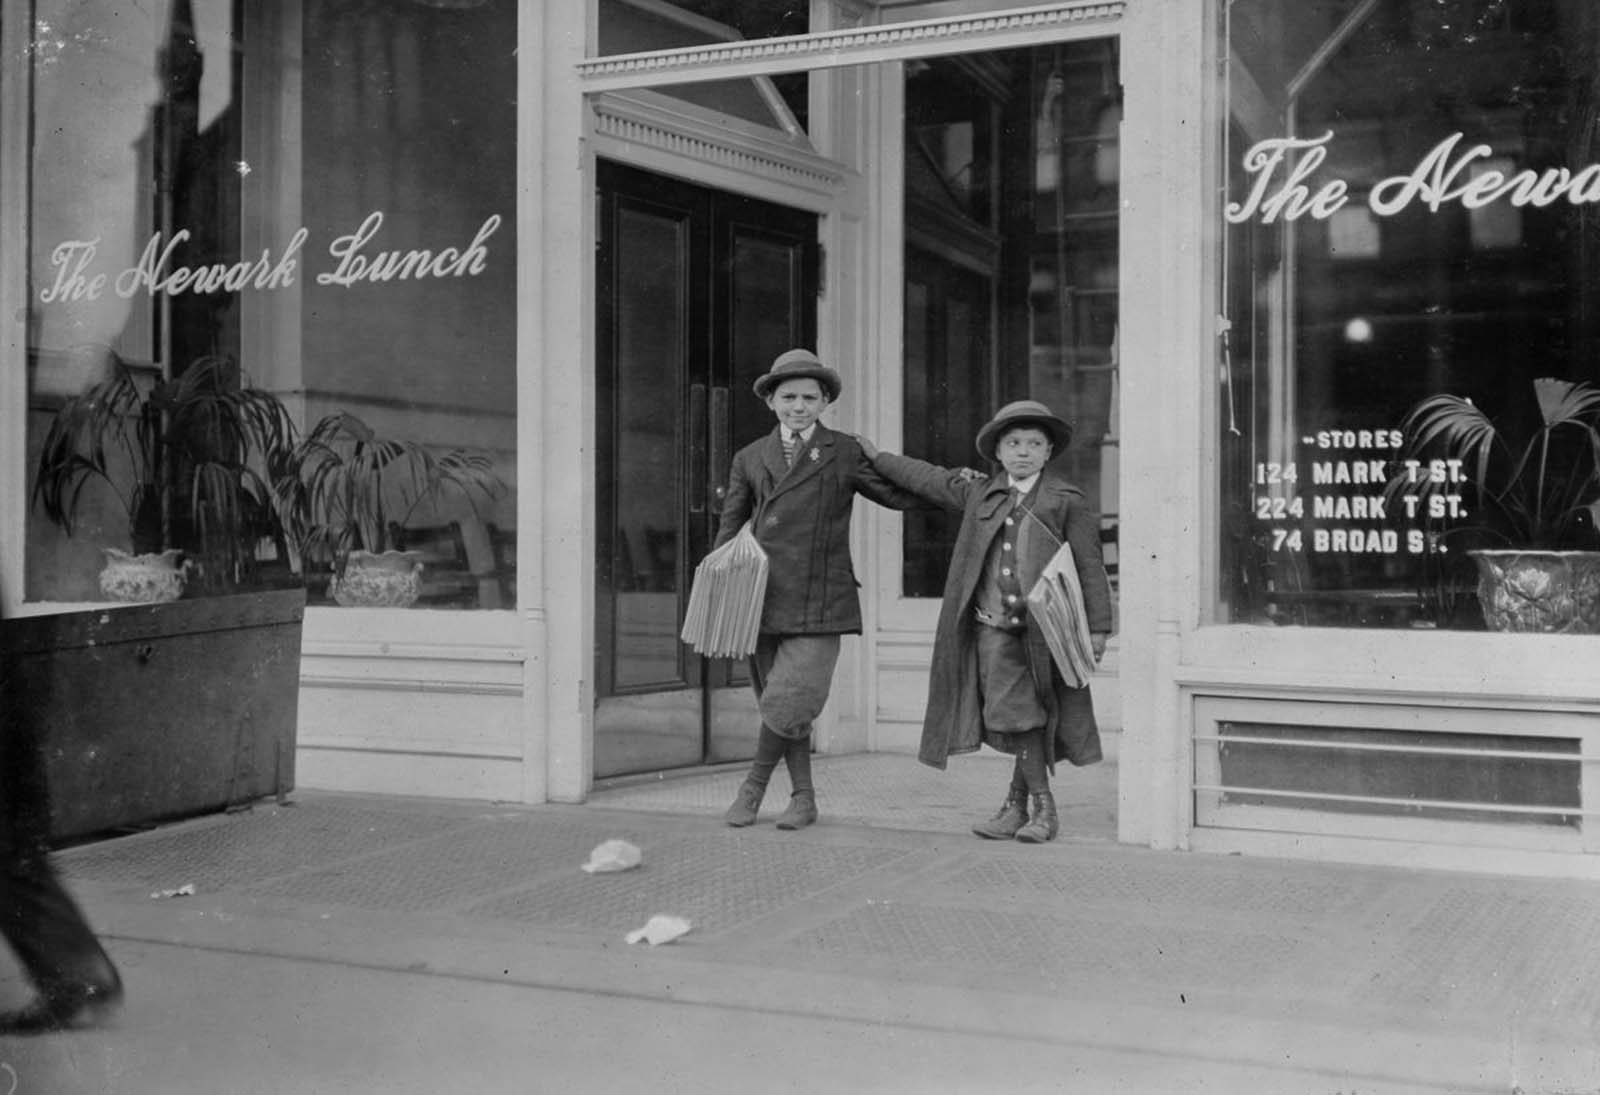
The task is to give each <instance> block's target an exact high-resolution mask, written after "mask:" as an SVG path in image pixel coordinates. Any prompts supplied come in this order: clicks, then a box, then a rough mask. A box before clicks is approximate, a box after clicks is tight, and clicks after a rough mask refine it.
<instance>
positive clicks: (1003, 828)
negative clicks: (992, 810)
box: [972, 787, 1028, 840]
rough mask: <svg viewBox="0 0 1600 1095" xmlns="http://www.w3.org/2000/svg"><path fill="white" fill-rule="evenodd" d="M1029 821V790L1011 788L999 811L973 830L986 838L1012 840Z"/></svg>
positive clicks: (979, 823)
mask: <svg viewBox="0 0 1600 1095" xmlns="http://www.w3.org/2000/svg"><path fill="white" fill-rule="evenodd" d="M1027 823H1028V792H1027V791H1025V790H1024V791H1019V790H1017V789H1016V788H1015V787H1013V788H1012V789H1011V792H1010V794H1008V795H1007V796H1006V800H1005V802H1004V803H1003V804H1001V806H1000V809H999V812H997V813H996V814H995V815H994V817H992V818H990V819H989V820H988V821H980V822H978V824H976V825H974V826H973V827H972V831H973V832H974V833H976V834H977V835H978V836H981V837H983V839H985V840H1010V839H1011V838H1012V837H1014V836H1016V835H1017V832H1018V831H1019V830H1020V829H1021V828H1022V827H1023V826H1024V825H1026V824H1027Z"/></svg>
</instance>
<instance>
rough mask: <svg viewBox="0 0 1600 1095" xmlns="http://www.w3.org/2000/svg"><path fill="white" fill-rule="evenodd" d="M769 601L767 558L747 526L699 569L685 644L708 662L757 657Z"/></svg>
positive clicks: (686, 620)
mask: <svg viewBox="0 0 1600 1095" xmlns="http://www.w3.org/2000/svg"><path fill="white" fill-rule="evenodd" d="M766 595H767V553H766V552H765V551H763V550H761V545H760V544H758V543H756V538H755V535H754V534H753V533H752V532H751V531H750V526H749V525H745V526H744V528H742V529H740V530H739V534H738V535H737V536H735V537H734V538H733V539H732V540H729V541H728V542H727V543H726V544H723V545H722V546H721V547H719V548H717V550H715V551H713V552H711V553H710V554H709V555H707V556H706V557H705V558H704V559H702V560H700V565H699V566H698V567H696V568H695V572H694V586H693V587H692V588H691V589H690V591H689V610H688V612H687V613H685V615H684V621H683V636H682V637H683V641H684V642H686V643H688V644H689V645H690V646H692V647H694V649H695V651H696V652H697V653H699V654H703V655H704V656H706V657H708V658H742V657H744V656H746V655H748V654H754V653H755V650H756V637H757V636H758V635H759V634H760V633H761V603H762V601H763V599H764V598H765V597H766Z"/></svg>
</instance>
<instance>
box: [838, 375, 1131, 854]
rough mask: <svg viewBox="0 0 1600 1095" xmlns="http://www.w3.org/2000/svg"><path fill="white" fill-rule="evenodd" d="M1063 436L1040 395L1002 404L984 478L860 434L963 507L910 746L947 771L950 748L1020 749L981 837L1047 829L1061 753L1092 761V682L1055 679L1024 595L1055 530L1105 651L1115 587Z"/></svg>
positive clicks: (914, 486) (1099, 651)
mask: <svg viewBox="0 0 1600 1095" xmlns="http://www.w3.org/2000/svg"><path fill="white" fill-rule="evenodd" d="M1071 438H1072V430H1071V427H1069V426H1068V425H1067V423H1066V422H1064V421H1063V420H1062V419H1061V418H1059V417H1057V416H1056V414H1055V413H1054V412H1052V411H1051V410H1050V408H1048V407H1046V406H1045V405H1044V404H1043V403H1039V402H1036V401H1034V400H1021V401H1019V402H1016V403H1010V404H1007V405H1006V406H1004V407H1002V408H1000V410H999V412H998V413H997V414H996V415H995V416H994V418H993V419H991V420H990V421H989V422H988V423H987V424H986V425H985V426H984V427H983V428H982V429H981V430H979V431H978V439H977V447H978V452H979V453H980V454H981V455H982V456H983V457H984V459H986V460H989V461H991V462H998V463H999V465H1000V470H998V471H997V472H995V474H993V475H991V476H990V477H988V478H987V479H983V478H977V479H974V478H971V477H969V476H966V475H963V474H962V473H961V471H960V470H957V469H951V468H941V467H938V466H937V465H934V464H929V463H926V462H924V461H922V460H916V459H913V458H912V457H909V456H897V455H895V454H893V453H886V452H879V451H878V450H877V448H876V447H875V446H874V445H872V443H871V442H870V441H867V440H865V439H860V440H861V444H862V448H863V450H864V451H865V452H866V453H867V455H868V457H869V458H871V460H872V463H873V466H874V467H876V468H877V469H878V470H879V471H880V472H882V473H883V474H884V476H885V477H886V478H888V479H890V480H892V481H893V482H895V483H897V484H899V485H900V486H902V487H906V488H908V489H910V490H912V491H915V492H916V493H917V494H919V495H920V496H922V497H923V498H925V499H927V500H928V501H930V502H933V503H936V504H938V505H941V506H944V507H946V508H948V509H952V510H961V511H962V514H963V516H962V519H961V530H960V532H959V533H958V534H957V537H956V545H955V549H954V550H953V552H952V554H951V559H950V573H949V577H948V578H947V579H946V581H945V587H944V604H943V606H942V608H941V611H940V614H939V628H938V631H937V632H936V634H935V637H934V644H933V665H932V667H931V668H932V673H931V677H930V681H929V688H928V711H927V716H926V718H925V719H924V721H923V725H922V747H921V750H920V752H919V754H918V755H919V757H920V759H921V760H922V761H923V763H925V764H929V765H932V766H933V767H935V768H944V767H945V764H946V761H947V758H948V757H949V756H950V754H952V753H965V752H972V751H974V750H976V749H977V748H978V746H979V745H980V744H982V743H985V742H986V743H988V744H989V745H991V746H992V747H994V748H995V749H998V750H1000V751H1001V752H1004V753H1010V754H1012V755H1013V756H1015V757H1016V764H1015V765H1014V766H1013V769H1012V775H1011V786H1010V788H1009V789H1008V791H1007V793H1006V798H1005V802H1004V803H1003V804H1002V805H1001V807H1000V810H999V812H998V813H996V814H995V815H994V817H992V818H990V819H988V820H987V821H984V822H982V823H980V824H978V825H976V826H974V827H973V830H972V831H973V832H974V833H976V834H977V835H978V836H981V837H984V838H986V839H989V840H1010V839H1012V838H1015V839H1017V840H1019V841H1022V842H1023V843H1026V844H1040V843H1043V842H1045V841H1048V840H1053V839H1055V836H1056V834H1057V832H1058V831H1059V829H1060V823H1059V821H1058V819H1057V815H1056V803H1055V798H1054V795H1053V794H1052V792H1051V790H1050V775H1051V773H1052V772H1054V771H1055V763H1056V761H1057V760H1058V759H1060V758H1062V757H1065V758H1066V759H1067V761H1068V762H1069V763H1071V764H1074V765H1080V766H1081V765H1086V764H1093V763H1095V762H1096V761H1098V760H1100V759H1101V751H1100V732H1099V728H1098V727H1097V726H1096V725H1095V718H1094V704H1093V702H1092V700H1091V697H1090V694H1089V689H1088V687H1087V686H1084V687H1083V688H1074V687H1071V686H1070V685H1068V684H1067V682H1066V681H1065V680H1064V679H1063V678H1062V676H1061V673H1060V670H1058V669H1057V668H1056V666H1055V663H1054V662H1053V660H1052V659H1051V657H1050V648H1049V644H1048V643H1047V642H1046V640H1045V638H1044V635H1043V633H1042V632H1041V631H1040V630H1039V628H1038V626H1037V625H1036V624H1035V622H1034V621H1033V620H1032V619H1031V618H1030V617H1029V614H1028V604H1027V595H1028V591H1029V590H1030V589H1032V588H1033V585H1034V583H1035V582H1037V581H1038V579H1039V574H1040V572H1041V571H1042V570H1043V569H1044V567H1045V564H1046V563H1048V562H1049V561H1050V559H1051V557H1052V556H1053V555H1055V553H1056V551H1057V550H1058V549H1059V547H1060V546H1061V544H1062V542H1063V541H1064V542H1066V543H1068V544H1071V545H1072V552H1073V556H1074V561H1075V563H1076V567H1077V574H1078V584H1079V585H1080V586H1081V587H1082V589H1083V600H1084V608H1085V611H1086V612H1087V614H1088V622H1089V631H1090V637H1091V640H1092V644H1093V649H1094V656H1095V659H1096V660H1097V661H1098V660H1099V659H1100V657H1101V656H1102V655H1104V653H1105V648H1106V640H1107V638H1108V637H1109V636H1110V633H1111V585H1110V582H1109V580H1108V579H1107V577H1106V569H1105V563H1104V561H1103V559H1102V557H1101V554H1100V517H1099V514H1097V513H1096V512H1094V510H1092V509H1091V508H1090V507H1089V505H1088V504H1087V502H1086V501H1085V500H1084V495H1083V492H1082V491H1081V490H1079V489H1078V488H1077V487H1075V486H1073V485H1072V484H1071V483H1069V482H1068V481H1067V479H1066V477H1065V476H1063V475H1061V473H1060V472H1057V471H1055V470H1053V469H1052V468H1050V467H1048V466H1047V465H1048V464H1049V462H1050V460H1051V458H1052V457H1054V456H1055V455H1056V454H1058V453H1060V452H1061V451H1062V450H1063V449H1065V448H1066V446H1067V443H1068V442H1069V441H1070V440H1071ZM1030 799H1031V801H1032V809H1031V811H1030V809H1029V801H1030Z"/></svg>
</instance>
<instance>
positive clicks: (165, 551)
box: [33, 356, 294, 602]
mask: <svg viewBox="0 0 1600 1095" xmlns="http://www.w3.org/2000/svg"><path fill="white" fill-rule="evenodd" d="M293 441H294V424H293V421H292V420H291V418H290V417H289V414H288V412H287V410H286V409H285V408H284V406H283V404H282V403H280V402H279V400H278V399H277V397H276V396H274V395H272V394H271V393H270V392H266V391H263V390H261V389H258V388H252V387H249V386H247V385H245V384H244V383H242V380H241V377H240V375H239V369H238V367H237V366H236V365H235V364H234V363H233V362H232V361H231V360H230V359H228V358H225V357H205V358H201V359H199V360H198V361H196V362H194V363H193V364H192V365H190V366H189V368H187V369H185V370H184V371H183V372H182V373H180V374H179V375H178V376H177V377H175V378H173V379H171V380H166V381H162V380H158V379H154V378H145V377H142V376H141V375H140V373H139V372H138V370H136V369H135V368H134V367H132V366H130V365H129V364H128V363H127V362H126V361H124V360H122V359H121V358H119V357H115V356H113V357H112V358H111V361H110V364H109V372H108V375H107V376H106V377H105V378H104V379H102V380H100V381H99V382H97V383H95V384H92V385H90V386H89V387H88V388H86V389H85V390H84V391H82V392H80V393H78V394H77V395H74V396H71V397H69V398H67V399H66V400H65V401H64V402H63V403H62V404H61V406H60V407H59V408H58V410H57V411H56V414H55V416H54V418H53V419H52V420H51V422H50V426H49V428H48V430H47V432H46V434H45V437H44V441H43V445H42V447H41V450H40V454H39V459H38V464H37V467H36V469H35V475H34V481H33V501H34V504H35V505H37V506H38V507H39V508H40V509H41V510H43V512H44V514H45V516H46V517H48V518H49V519H50V520H51V521H53V522H54V523H55V524H57V525H58V526H60V528H61V529H62V531H64V532H65V533H67V535H69V536H70V535H72V534H73V532H74V529H75V524H76V520H77V517H78V514H79V509H80V505H81V504H82V503H83V501H84V498H85V495H84V491H85V488H86V487H88V486H89V485H90V484H91V483H94V482H98V483H101V484H103V485H104V486H105V487H106V488H108V490H109V492H110V494H111V496H112V497H114V498H115V499H116V503H117V505H118V506H119V507H120V509H121V511H122V513H123V516H124V518H125V520H126V528H127V537H128V542H127V548H126V549H124V548H123V547H122V546H121V545H118V544H108V545H104V546H103V550H104V551H105V554H106V567H105V569H104V570H103V571H102V572H101V574H100V589H101V592H102V593H104V594H105V595H106V596H107V597H108V598H110V599H111V600H115V601H132V602H149V601H169V600H175V599H176V598H177V597H178V596H179V595H180V594H181V593H182V592H183V589H184V586H185V582H186V579H190V578H191V577H193V578H194V580H197V581H198V583H199V585H200V586H201V587H202V589H203V590H205V591H208V592H222V591H227V590H231V589H236V588H239V587H240V586H242V585H244V584H246V583H247V579H248V571H249V569H250V567H251V565H252V563H253V561H254V558H255V545H256V544H257V543H258V542H259V541H260V540H261V539H262V538H264V537H269V536H271V535H272V533H273V530H274V527H275V526H274V511H273V506H272V491H271V488H270V486H269V484H268V483H267V480H266V478H265V475H264V473H265V471H266V469H267V468H268V467H269V466H270V465H271V464H273V463H274V462H275V461H277V460H279V459H281V457H280V455H279V454H280V453H282V452H283V451H285V450H287V449H288V448H289V447H290V446H291V445H292V443H293Z"/></svg>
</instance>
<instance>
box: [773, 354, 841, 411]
mask: <svg viewBox="0 0 1600 1095" xmlns="http://www.w3.org/2000/svg"><path fill="white" fill-rule="evenodd" d="M808 376H809V377H811V378H812V379H813V380H815V381H816V382H817V383H818V384H821V385H822V390H823V392H824V394H826V395H827V397H828V402H829V403H832V402H833V401H834V400H835V399H838V398H839V393H840V392H842V391H844V381H842V380H840V379H839V374H838V373H836V372H834V371H833V370H832V369H830V368H828V367H827V366H826V365H824V364H823V363H822V362H821V361H820V360H818V358H817V355H816V354H814V353H812V352H811V351H810V350H785V351H784V352H783V353H781V354H779V355H778V357H777V359H776V360H774V361H773V363H772V368H771V369H769V370H767V371H766V372H765V373H762V374H761V375H760V376H758V377H756V384H755V388H756V395H758V396H760V397H761V398H762V399H765V398H767V396H769V395H771V394H772V390H773V389H774V388H776V387H777V386H778V385H779V384H782V383H783V382H784V381H785V380H799V379H803V378H805V377H808Z"/></svg>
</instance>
